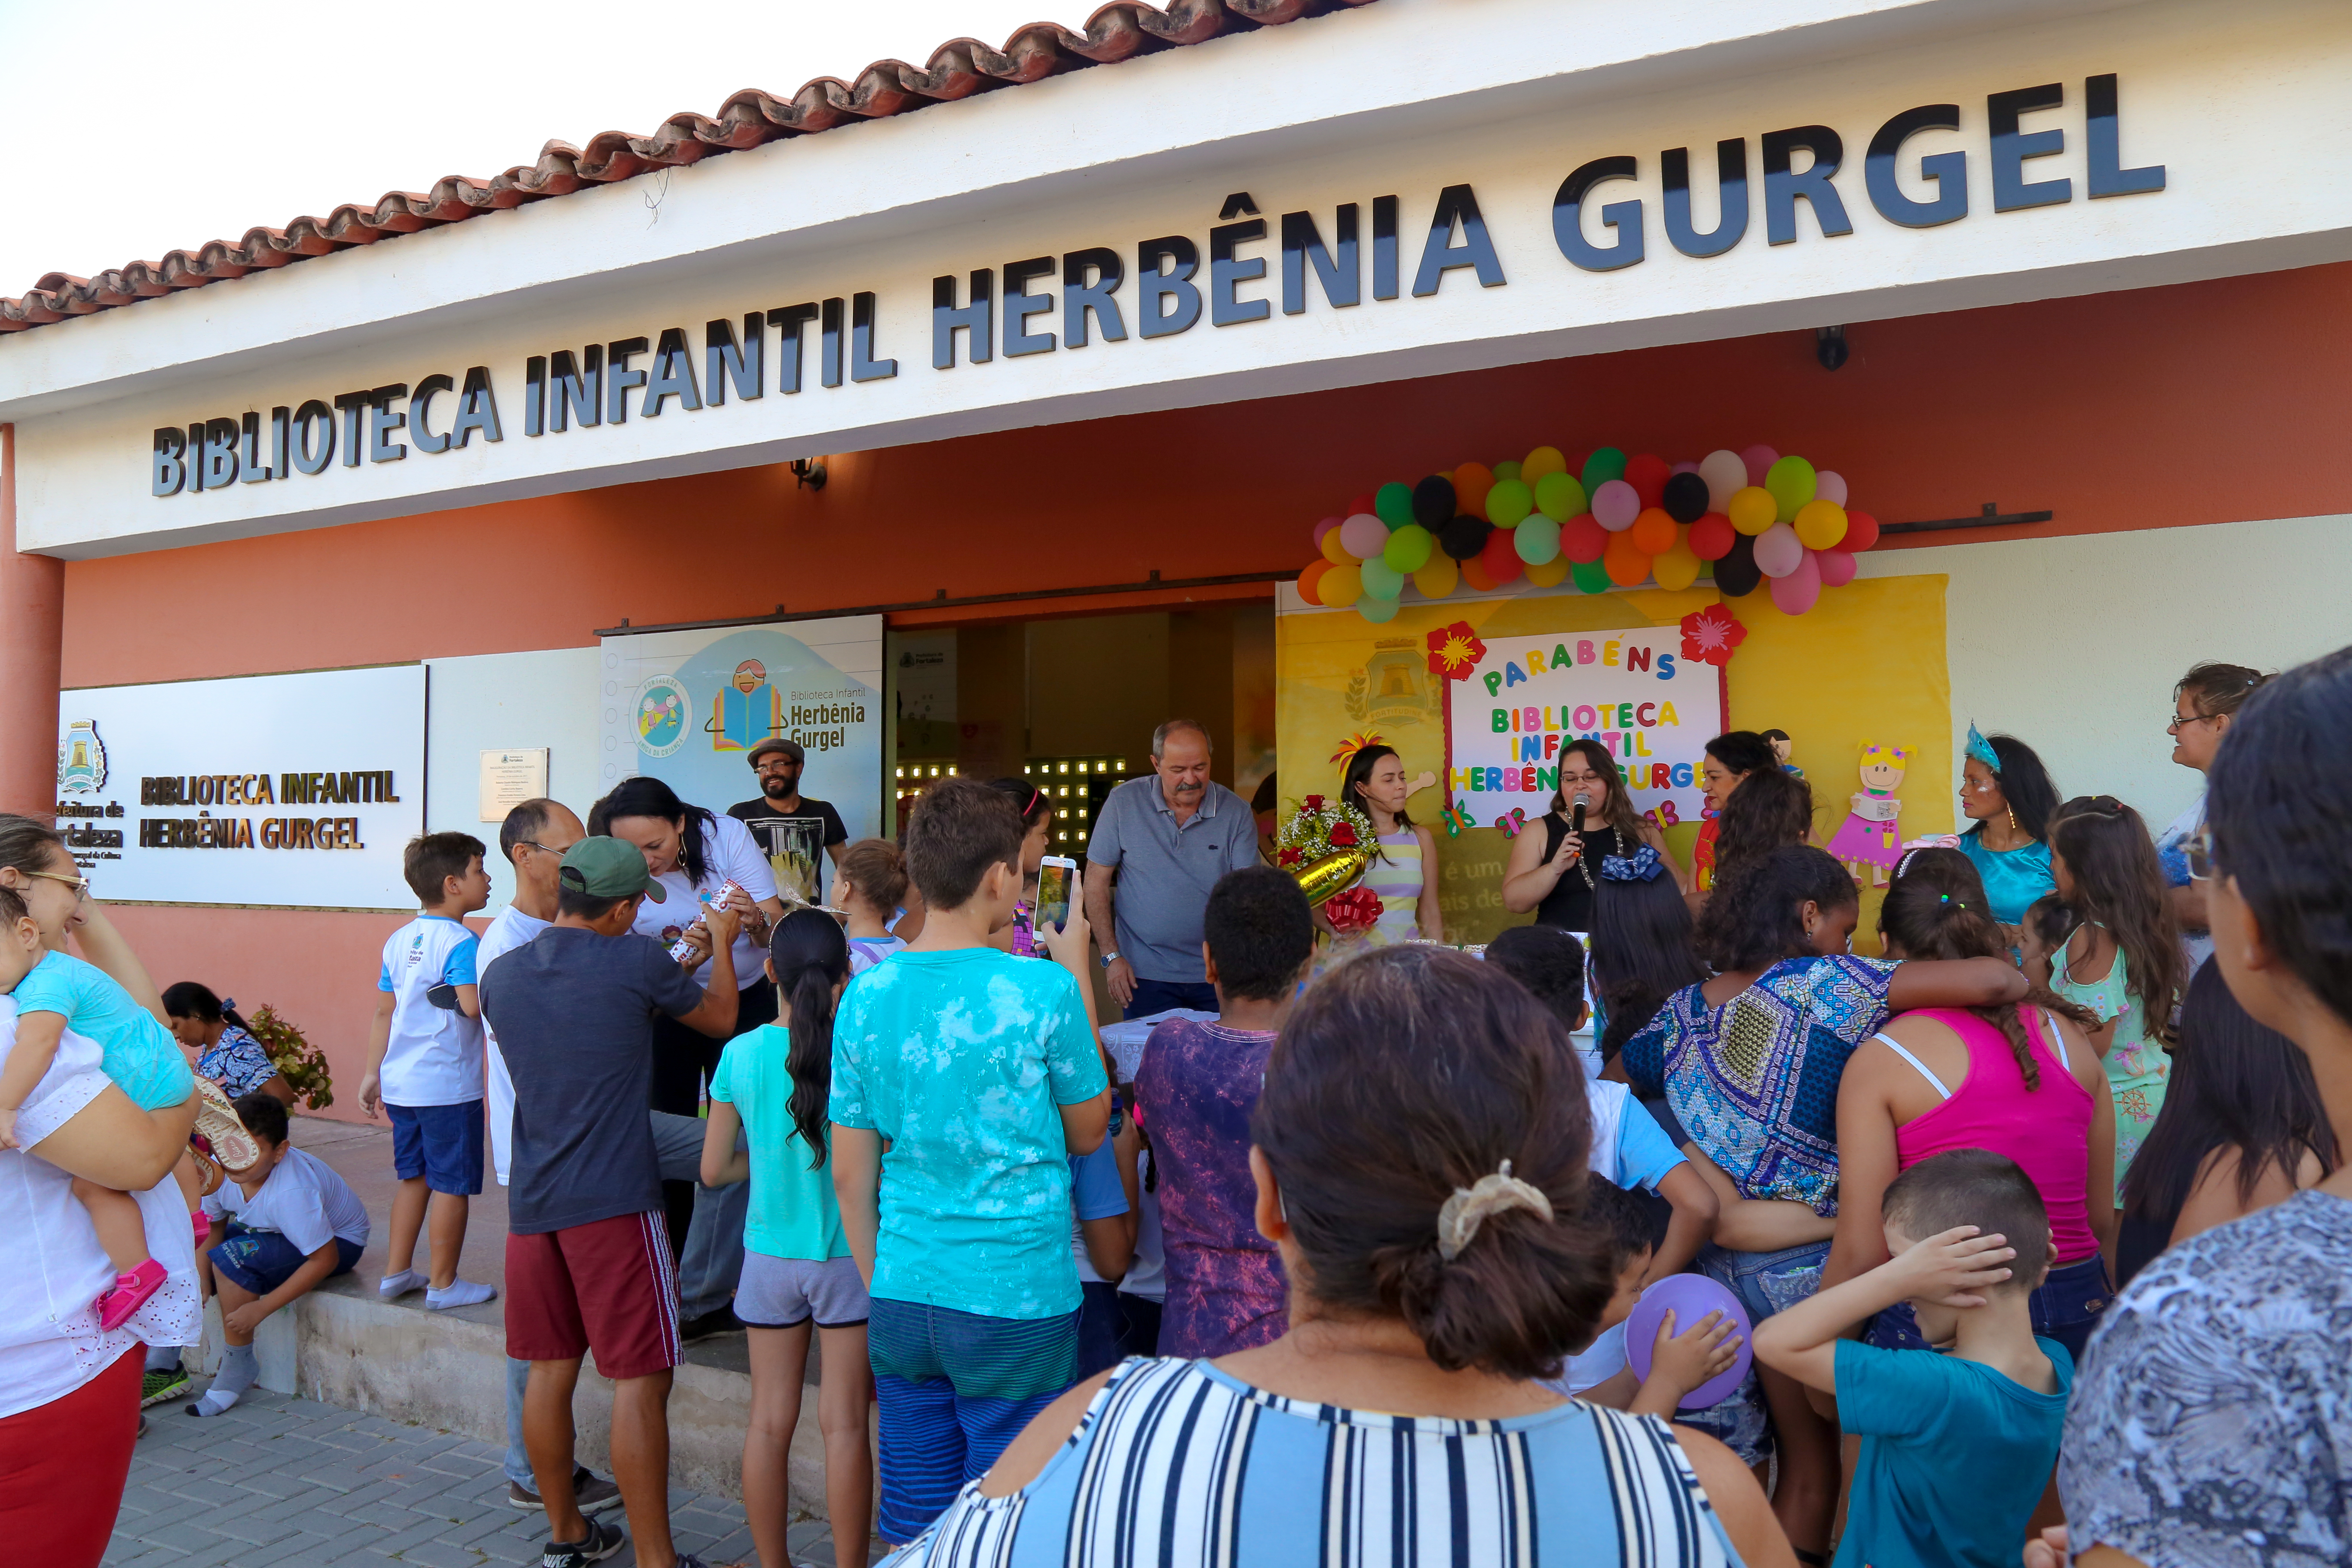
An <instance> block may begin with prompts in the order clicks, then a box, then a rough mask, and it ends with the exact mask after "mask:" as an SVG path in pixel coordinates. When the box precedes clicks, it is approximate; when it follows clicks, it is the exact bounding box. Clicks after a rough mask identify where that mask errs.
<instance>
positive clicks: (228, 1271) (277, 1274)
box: [207, 1227, 362, 1296]
mask: <svg viewBox="0 0 2352 1568" xmlns="http://www.w3.org/2000/svg"><path fill="white" fill-rule="evenodd" d="M361 1252H362V1247H360V1245H359V1243H357V1242H355V1241H345V1240H344V1239H343V1238H342V1237H340V1236H339V1237H335V1267H334V1268H333V1270H332V1272H331V1273H329V1274H328V1276H327V1278H328V1279H333V1278H334V1277H335V1276H336V1275H337V1274H349V1273H350V1272H351V1271H352V1269H353V1268H357V1267H358V1266H359V1261H360V1253H361ZM207 1256H209V1257H210V1258H212V1260H213V1267H214V1268H216V1269H218V1270H219V1271H220V1274H221V1277H222V1278H223V1279H234V1280H236V1282H237V1283H238V1284H239V1285H241V1286H243V1287H245V1289H247V1290H250V1291H252V1292H253V1293H254V1294H255V1295H257V1296H267V1295H268V1294H269V1293H270V1292H271V1291H272V1290H275V1289H278V1287H279V1286H280V1285H283V1284H285V1283H286V1281H288V1280H289V1279H293V1278H294V1271H295V1270H296V1269H298V1268H301V1267H302V1265H303V1264H305V1263H308V1262H309V1261H310V1254H309V1253H307V1252H304V1251H302V1250H301V1249H300V1248H299V1247H296V1246H295V1245H294V1244H293V1243H292V1242H290V1241H289V1240H287V1239H286V1238H285V1237H282V1236H280V1235H278V1233H277V1232H276V1231H274V1230H246V1229H244V1228H242V1227H239V1228H237V1229H236V1230H233V1231H231V1232H230V1233H229V1237H228V1239H227V1240H226V1241H224V1242H222V1243H221V1244H220V1245H219V1246H218V1247H214V1248H213V1249H212V1251H211V1252H210V1253H209V1254H208V1255H207Z"/></svg>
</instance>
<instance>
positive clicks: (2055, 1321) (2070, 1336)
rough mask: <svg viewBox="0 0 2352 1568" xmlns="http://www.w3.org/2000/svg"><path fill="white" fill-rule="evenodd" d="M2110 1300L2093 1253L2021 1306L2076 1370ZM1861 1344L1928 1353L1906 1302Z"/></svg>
mask: <svg viewBox="0 0 2352 1568" xmlns="http://www.w3.org/2000/svg"><path fill="white" fill-rule="evenodd" d="M2112 1300H2115V1291H2114V1290H2113V1289H2110V1288H2109V1287H2108V1284H2107V1262H2106V1259H2105V1258H2102V1257H2100V1256H2099V1255H2098V1254H2097V1253H2095V1252H2094V1253H2093V1254H2091V1256H2089V1257H2088V1258H2076V1259H2075V1260H2074V1262H2072V1263H2066V1264H2061V1265H2060V1266H2059V1267H2057V1268H2053V1269H2052V1270H2051V1271H2050V1275H2049V1278H2047V1279H2043V1280H2042V1283H2041V1284H2040V1285H2038V1286H2036V1287H2035V1288H2034V1291H2033V1294H2032V1296H2030V1297H2028V1298H2027V1299H2026V1305H2027V1306H2028V1307H2029V1308H2030V1309H2031V1310H2032V1314H2033V1331H2034V1332H2035V1333H2036V1334H2038V1335H2040V1336H2041V1337H2042V1338H2043V1339H2045V1340H2055V1341H2057V1342H2059V1343H2060V1344H2062V1345H2064V1346H2065V1347H2066V1353H2067V1354H2068V1355H2070V1356H2072V1357H2074V1364H2075V1365H2076V1366H2078V1367H2079V1366H2081V1365H2082V1364H2083V1351H2084V1347H2086V1346H2087V1345H2089V1344H2090V1342H2091V1331H2092V1330H2093V1329H2095V1328H2097V1327H2098V1326H2099V1319H2100V1317H2101V1316H2102V1315H2103V1314H2104V1313H2105V1311H2106V1310H2107V1303H2108V1302H2110V1301H2112ZM1863 1342H1864V1343H1865V1344H1872V1345H1875V1346H1877V1347H1878V1348H1879V1349H1880V1350H1886V1351H1923V1350H1926V1349H1927V1348H1928V1345H1927V1337H1926V1336H1925V1335H1923V1334H1921V1333H1920V1332H1919V1320H1918V1318H1917V1317H1916V1315H1915V1314H1914V1313H1913V1312H1912V1310H1911V1303H1910V1302H1908V1301H1897V1302H1895V1305H1893V1306H1892V1307H1889V1308H1887V1309H1886V1310H1885V1311H1883V1312H1881V1313H1879V1314H1878V1316H1876V1317H1874V1318H1873V1319H1871V1321H1870V1331H1869V1332H1868V1333H1866V1334H1864V1336H1863Z"/></svg>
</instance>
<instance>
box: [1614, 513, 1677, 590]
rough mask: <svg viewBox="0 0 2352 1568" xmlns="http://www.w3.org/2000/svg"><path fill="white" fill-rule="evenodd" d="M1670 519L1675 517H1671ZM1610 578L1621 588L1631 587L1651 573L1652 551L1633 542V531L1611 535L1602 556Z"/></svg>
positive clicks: (1628, 530)
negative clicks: (1607, 546)
mask: <svg viewBox="0 0 2352 1568" xmlns="http://www.w3.org/2000/svg"><path fill="white" fill-rule="evenodd" d="M1667 521H1670V522H1671V521H1673V519H1671V518H1669V519H1668V520H1667ZM1601 567H1602V569H1603V570H1605V571H1606V572H1607V573H1608V574H1609V580H1610V581H1611V582H1612V583H1614V584H1617V585H1618V586H1619V587H1620V588H1631V587H1633V585H1634V584H1637V583H1641V582H1643V581H1645V580H1646V579H1647V578H1648V577H1649V575H1650V552H1648V551H1646V550H1643V549H1642V548H1641V547H1639V546H1638V545H1636V544H1635V543H1634V542H1633V530H1632V529H1630V528H1629V529H1627V530H1626V531H1624V532H1622V533H1613V534H1611V535H1610V536H1609V549H1608V550H1607V552H1605V553H1603V554H1602V555H1601Z"/></svg>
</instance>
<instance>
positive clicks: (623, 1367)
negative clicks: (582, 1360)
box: [507, 1209, 678, 1381]
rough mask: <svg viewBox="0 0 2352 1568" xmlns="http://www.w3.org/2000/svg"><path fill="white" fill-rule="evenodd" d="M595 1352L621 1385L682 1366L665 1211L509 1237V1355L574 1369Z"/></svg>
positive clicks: (598, 1365)
mask: <svg viewBox="0 0 2352 1568" xmlns="http://www.w3.org/2000/svg"><path fill="white" fill-rule="evenodd" d="M588 1351H593V1352H595V1355H596V1370H597V1371H598V1372H600V1373H604V1375H605V1376H606V1377H609V1378H613V1379H614V1380H616V1381H617V1380H618V1379H621V1378H627V1377H649V1376H651V1375H652V1374H653V1373H657V1372H667V1371H668V1370H669V1369H670V1368H671V1367H674V1366H676V1365H677V1363H678V1342H677V1275H676V1274H675V1273H674V1272H673V1271H672V1268H671V1265H670V1253H669V1227H668V1226H667V1225H665V1224H664V1223H663V1222H662V1215H661V1211H660V1210H659V1209H655V1210H652V1211H650V1212H648V1213H646V1214H625V1215H614V1216H613V1217H612V1218H611V1219H600V1220H593V1221H591V1222H590V1223H588V1224H586V1225H575V1226H570V1227H568V1228H566V1229H563V1230H551V1231H548V1232H546V1233H545V1234H543V1235H540V1236H515V1235H511V1234H509V1236H508V1237H507V1354H509V1356H512V1357H513V1358H514V1359H515V1360H517V1361H572V1360H575V1359H577V1358H578V1357H579V1356H580V1355H581V1354H582V1352H588Z"/></svg>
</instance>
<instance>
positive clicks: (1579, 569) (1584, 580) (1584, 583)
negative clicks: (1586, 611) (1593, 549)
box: [1568, 561, 1613, 594]
mask: <svg viewBox="0 0 2352 1568" xmlns="http://www.w3.org/2000/svg"><path fill="white" fill-rule="evenodd" d="M1568 574H1569V576H1570V577H1571V578H1573V579H1575V582H1576V585H1577V586H1578V587H1579V588H1580V589H1582V590H1583V591H1584V592H1585V593H1588V594H1605V593H1607V592H1609V590H1610V588H1611V587H1612V585H1613V584H1611V583H1610V581H1609V568H1608V567H1606V566H1603V565H1602V564H1601V563H1600V562H1598V561H1571V562H1570V563H1569V566H1568Z"/></svg>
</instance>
